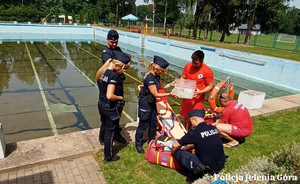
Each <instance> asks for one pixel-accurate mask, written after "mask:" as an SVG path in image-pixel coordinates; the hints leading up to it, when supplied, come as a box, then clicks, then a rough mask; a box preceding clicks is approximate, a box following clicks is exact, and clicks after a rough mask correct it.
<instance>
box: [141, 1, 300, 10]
mask: <svg viewBox="0 0 300 184" xmlns="http://www.w3.org/2000/svg"><path fill="white" fill-rule="evenodd" d="M135 4H136V5H137V6H138V5H141V4H145V3H144V0H136V1H135ZM149 4H152V1H151V0H149ZM290 6H295V7H296V8H299V9H300V0H291V1H290Z"/></svg>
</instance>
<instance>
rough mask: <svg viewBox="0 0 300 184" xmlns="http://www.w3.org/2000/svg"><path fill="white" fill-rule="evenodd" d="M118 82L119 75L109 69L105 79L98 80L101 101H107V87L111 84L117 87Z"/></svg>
mask: <svg viewBox="0 0 300 184" xmlns="http://www.w3.org/2000/svg"><path fill="white" fill-rule="evenodd" d="M117 80H118V74H116V73H115V72H113V71H112V70H110V69H107V70H106V71H105V72H104V74H103V77H102V78H100V79H99V80H97V84H98V89H99V92H100V94H99V100H100V101H103V100H107V98H106V92H107V86H108V85H109V84H113V85H116V84H117Z"/></svg>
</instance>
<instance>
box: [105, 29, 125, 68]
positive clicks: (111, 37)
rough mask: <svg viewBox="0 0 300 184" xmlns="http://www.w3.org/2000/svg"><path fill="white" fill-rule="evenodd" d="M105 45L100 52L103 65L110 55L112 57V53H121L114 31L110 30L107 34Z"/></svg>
mask: <svg viewBox="0 0 300 184" xmlns="http://www.w3.org/2000/svg"><path fill="white" fill-rule="evenodd" d="M106 40H107V45H106V47H105V48H104V49H103V51H102V62H103V64H104V63H105V62H106V61H107V60H109V59H111V57H112V55H113V51H115V50H116V51H120V52H122V50H121V48H120V47H118V42H119V34H118V32H117V31H116V30H113V29H112V30H110V31H109V32H108V33H107V38H106Z"/></svg>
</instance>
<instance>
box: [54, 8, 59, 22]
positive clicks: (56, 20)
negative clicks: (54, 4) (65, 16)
mask: <svg viewBox="0 0 300 184" xmlns="http://www.w3.org/2000/svg"><path fill="white" fill-rule="evenodd" d="M58 16H59V15H58V8H55V23H58V20H59V17H58Z"/></svg>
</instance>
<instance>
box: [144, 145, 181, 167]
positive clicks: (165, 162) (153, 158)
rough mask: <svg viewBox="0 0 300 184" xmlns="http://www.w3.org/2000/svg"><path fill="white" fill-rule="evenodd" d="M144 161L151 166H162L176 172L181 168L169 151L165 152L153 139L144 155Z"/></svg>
mask: <svg viewBox="0 0 300 184" xmlns="http://www.w3.org/2000/svg"><path fill="white" fill-rule="evenodd" d="M145 159H146V160H148V162H150V163H153V164H157V165H162V166H164V167H169V168H172V169H176V170H180V169H181V166H180V165H179V163H178V162H177V160H176V158H175V157H174V156H173V155H172V153H171V152H170V151H165V150H164V147H163V146H161V145H160V144H157V142H156V140H155V139H153V140H152V141H150V143H149V145H148V147H147V150H146V153H145Z"/></svg>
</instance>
